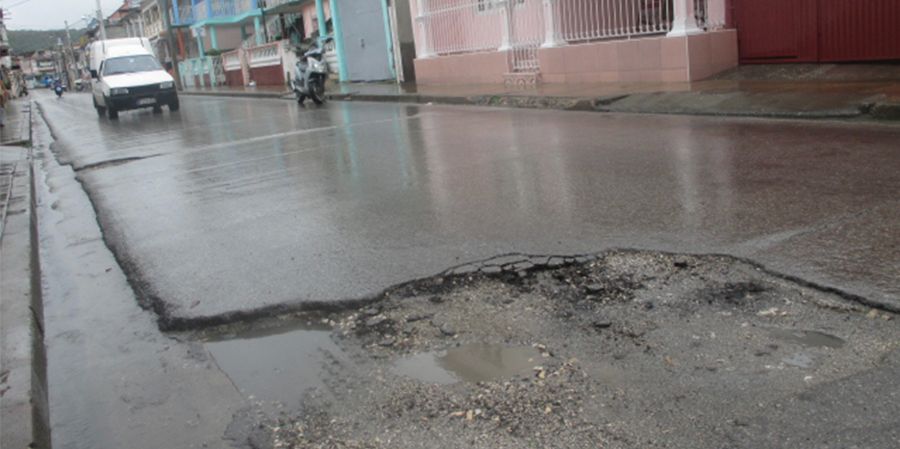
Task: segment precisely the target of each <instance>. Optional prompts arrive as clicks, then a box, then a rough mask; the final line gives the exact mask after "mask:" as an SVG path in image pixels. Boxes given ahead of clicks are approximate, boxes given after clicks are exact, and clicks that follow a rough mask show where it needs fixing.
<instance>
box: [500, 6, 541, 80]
mask: <svg viewBox="0 0 900 449" xmlns="http://www.w3.org/2000/svg"><path fill="white" fill-rule="evenodd" d="M507 14H508V15H509V22H508V23H509V25H508V27H509V32H508V35H509V49H510V52H509V59H510V68H511V69H512V71H513V72H536V71H538V69H539V68H540V67H539V65H538V55H537V52H538V48H540V47H541V44H542V43H543V42H544V5H543V1H542V0H512V1H510V3H509V7H508V10H507Z"/></svg>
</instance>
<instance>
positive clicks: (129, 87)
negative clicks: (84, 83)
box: [90, 38, 179, 120]
mask: <svg viewBox="0 0 900 449" xmlns="http://www.w3.org/2000/svg"><path fill="white" fill-rule="evenodd" d="M151 50H152V47H151V46H150V43H149V41H148V40H147V39H144V38H128V39H109V40H105V41H97V42H94V43H93V44H91V47H90V54H91V64H90V70H91V78H93V81H92V83H91V90H92V92H93V96H94V108H96V109H97V114H98V115H100V116H101V117H102V116H103V115H108V116H109V118H110V119H113V120H114V119H117V118H118V117H119V111H125V110H131V109H139V108H153V111H154V112H161V111H162V107H163V106H168V107H169V111H172V112H174V111H177V110H178V108H179V103H178V93H177V92H176V91H175V80H174V79H173V78H172V76H171V75H169V73H168V72H166V71H165V70H163V67H162V66H161V65H160V63H159V61H157V60H156V57H155V56H153V52H152V51H151Z"/></svg>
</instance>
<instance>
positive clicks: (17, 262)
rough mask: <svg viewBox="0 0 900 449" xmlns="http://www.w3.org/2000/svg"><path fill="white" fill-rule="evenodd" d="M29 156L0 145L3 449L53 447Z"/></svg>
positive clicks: (19, 149)
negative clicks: (51, 445)
mask: <svg viewBox="0 0 900 449" xmlns="http://www.w3.org/2000/svg"><path fill="white" fill-rule="evenodd" d="M7 126H9V125H7ZM29 153H30V149H28V148H23V147H10V146H0V421H2V422H3V426H2V427H0V447H9V448H16V447H19V448H25V447H33V448H49V447H50V427H49V426H50V424H49V422H50V421H49V415H48V413H49V406H48V402H47V359H46V353H45V350H44V342H43V341H44V339H43V337H44V335H43V333H44V331H43V329H44V326H43V304H42V300H41V290H40V274H39V273H38V270H39V268H38V267H39V262H38V250H37V243H36V242H37V235H36V231H35V220H36V219H35V203H34V200H33V195H32V193H33V190H32V182H33V173H32V165H31V160H30V159H29Z"/></svg>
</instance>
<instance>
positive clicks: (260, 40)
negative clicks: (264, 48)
mask: <svg viewBox="0 0 900 449" xmlns="http://www.w3.org/2000/svg"><path fill="white" fill-rule="evenodd" d="M253 34H254V35H255V36H256V45H262V44H265V43H266V37H265V36H263V30H262V18H261V17H259V16H256V17H254V18H253Z"/></svg>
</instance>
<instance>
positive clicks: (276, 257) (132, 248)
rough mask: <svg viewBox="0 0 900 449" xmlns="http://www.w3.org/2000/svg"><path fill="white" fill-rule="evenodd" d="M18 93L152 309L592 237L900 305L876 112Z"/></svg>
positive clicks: (890, 183)
mask: <svg viewBox="0 0 900 449" xmlns="http://www.w3.org/2000/svg"><path fill="white" fill-rule="evenodd" d="M39 103H40V105H41V110H42V111H43V113H44V116H45V118H46V119H47V121H48V123H49V124H50V126H51V129H52V130H53V132H54V137H55V138H56V139H57V146H56V147H55V151H56V153H57V154H59V155H60V159H61V160H62V162H64V163H71V164H72V165H73V167H74V169H75V170H76V172H77V176H78V179H79V180H80V181H81V182H82V184H83V186H84V187H85V189H86V190H87V192H88V194H89V196H90V198H91V201H92V202H93V204H94V207H95V208H96V209H97V211H98V217H99V221H100V224H101V227H102V229H103V232H104V238H105V240H106V242H107V243H108V244H109V245H110V246H111V248H112V249H113V251H114V253H115V254H116V256H117V259H118V260H119V262H120V263H122V264H123V266H124V268H125V271H126V274H127V275H128V276H129V277H130V278H131V279H132V281H133V285H137V286H139V294H141V295H143V296H144V297H145V299H147V298H149V299H151V300H155V301H156V303H155V304H156V305H157V306H158V309H157V312H162V313H164V314H166V315H168V316H170V317H175V318H180V319H186V320H191V319H198V318H204V317H223V316H227V315H228V314H229V313H232V312H235V311H239V312H249V311H254V310H259V309H261V308H264V307H273V306H278V305H283V304H290V305H297V304H301V303H310V302H319V301H323V302H328V301H338V300H345V299H353V298H360V297H364V296H367V295H372V294H375V293H377V292H379V291H381V290H382V289H384V288H386V287H388V286H390V285H393V284H396V283H399V282H403V281H408V280H410V279H414V278H418V277H423V276H428V275H431V274H435V273H437V272H440V271H442V270H445V269H447V268H448V267H451V266H454V265H458V264H462V263H466V262H470V261H473V260H480V259H484V258H488V257H491V256H495V255H498V254H502V253H508V252H523V253H534V254H576V253H587V252H594V251H599V250H602V249H605V248H611V247H636V248H647V249H659V250H671V251H683V252H695V253H706V252H719V253H729V254H733V255H737V256H741V257H748V258H750V259H753V260H755V261H758V262H761V263H764V264H766V265H767V266H769V267H770V268H772V269H775V270H779V271H782V272H785V273H788V274H791V275H796V276H799V277H802V278H804V279H807V280H810V281H813V282H818V283H822V284H826V285H830V286H835V287H838V288H841V289H845V290H847V291H850V292H853V293H856V294H860V295H863V296H865V297H867V298H869V299H870V300H873V301H879V302H883V303H885V304H889V305H892V306H893V307H894V308H897V309H900V299H898V297H900V285H898V283H897V279H898V278H900V255H898V254H900V252H898V250H897V248H898V244H900V200H898V197H897V192H898V191H900V170H897V168H898V167H900V151H898V149H900V148H898V147H900V143H898V142H900V127H896V126H885V125H871V124H859V123H834V122H792V121H764V120H741V119H724V118H721V119H720V118H699V117H676V116H645V115H601V114H595V113H575V112H572V113H560V112H553V111H530V110H506V109H492V108H469V107H438V106H411V105H392V104H366V103H331V104H328V105H327V106H325V107H323V108H306V109H304V108H298V107H297V105H296V104H295V103H293V102H288V101H282V100H261V99H236V98H206V97H204V98H200V97H185V98H184V99H183V102H182V110H181V112H179V113H176V114H170V113H168V112H166V113H164V114H162V115H153V114H152V113H150V112H149V111H142V112H135V113H124V114H122V118H121V120H119V121H118V122H110V121H108V120H106V119H98V117H97V116H96V114H95V112H94V111H93V109H92V107H91V104H90V97H89V96H87V95H77V94H73V95H67V96H66V97H64V98H63V99H62V100H60V101H57V100H55V99H49V98H45V99H43V100H41V101H40V102H39ZM163 308H164V309H165V310H163Z"/></svg>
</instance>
